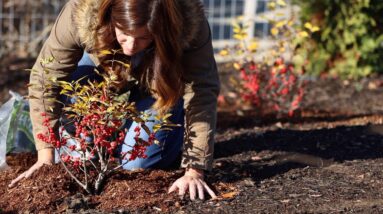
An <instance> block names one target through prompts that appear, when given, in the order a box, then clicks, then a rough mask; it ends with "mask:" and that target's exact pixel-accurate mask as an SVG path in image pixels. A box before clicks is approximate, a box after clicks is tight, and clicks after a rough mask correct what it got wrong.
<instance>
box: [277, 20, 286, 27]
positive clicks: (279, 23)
mask: <svg viewBox="0 0 383 214" xmlns="http://www.w3.org/2000/svg"><path fill="white" fill-rule="evenodd" d="M284 25H286V20H282V21H279V22H277V23H276V24H275V27H276V28H280V27H282V26H284Z"/></svg>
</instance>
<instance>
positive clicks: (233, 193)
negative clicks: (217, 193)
mask: <svg viewBox="0 0 383 214" xmlns="http://www.w3.org/2000/svg"><path fill="white" fill-rule="evenodd" d="M237 194H238V192H237V191H234V192H229V193H225V194H223V195H221V196H222V198H225V199H228V198H233V197H235V196H236V195H237Z"/></svg>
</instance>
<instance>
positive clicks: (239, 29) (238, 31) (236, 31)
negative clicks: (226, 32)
mask: <svg viewBox="0 0 383 214" xmlns="http://www.w3.org/2000/svg"><path fill="white" fill-rule="evenodd" d="M241 31H242V29H241V28H240V27H234V28H233V32H234V33H240V32H241Z"/></svg>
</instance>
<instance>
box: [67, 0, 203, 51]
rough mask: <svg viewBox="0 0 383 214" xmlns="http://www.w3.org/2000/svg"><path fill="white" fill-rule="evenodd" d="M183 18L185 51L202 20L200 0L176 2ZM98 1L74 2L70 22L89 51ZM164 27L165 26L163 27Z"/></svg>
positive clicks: (94, 32)
mask: <svg viewBox="0 0 383 214" xmlns="http://www.w3.org/2000/svg"><path fill="white" fill-rule="evenodd" d="M177 1H178V3H179V6H180V9H181V13H182V14H183V17H184V22H183V26H180V27H182V28H183V29H182V32H183V35H182V46H183V48H184V49H187V48H189V47H190V46H191V44H192V42H193V40H194V39H196V37H197V34H198V31H199V27H200V25H201V22H202V20H203V19H204V18H203V17H204V15H205V13H204V9H203V4H202V2H201V1H200V0H177ZM100 3H101V1H100V0H75V7H74V8H75V9H74V11H73V13H72V21H73V23H74V25H75V27H76V29H77V33H78V36H79V38H80V41H81V43H82V44H83V45H84V47H85V48H86V49H87V50H89V49H92V48H93V47H94V45H95V38H96V37H95V35H96V27H97V24H98V18H97V12H98V10H99V6H100ZM164 27H165V26H164Z"/></svg>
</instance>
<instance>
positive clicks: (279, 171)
mask: <svg viewBox="0 0 383 214" xmlns="http://www.w3.org/2000/svg"><path fill="white" fill-rule="evenodd" d="M1 75H2V76H3V74H1ZM382 79H383V78H382V77H379V76H376V77H371V78H368V79H364V80H362V81H358V82H344V81H340V80H336V79H316V80H314V81H313V82H311V83H310V84H309V86H308V88H307V93H306V97H305V100H304V102H303V104H302V108H301V109H300V110H299V111H298V112H297V113H296V114H295V115H294V116H293V117H286V116H285V115H273V114H269V115H259V114H257V113H255V112H254V111H251V110H249V111H244V112H241V113H240V115H241V116H239V115H238V111H236V110H237V109H236V108H235V107H231V108H224V109H220V111H219V113H218V125H217V134H216V145H215V163H214V169H213V170H212V171H211V172H209V173H208V174H207V177H206V180H207V182H208V183H209V184H210V185H211V186H212V187H213V188H214V190H215V191H216V193H217V195H219V199H218V200H205V201H200V200H197V201H194V202H190V201H189V200H188V198H187V197H186V198H183V199H181V198H179V197H178V196H177V194H167V189H168V188H169V186H170V185H171V184H172V182H174V181H175V180H176V179H177V178H178V177H180V176H181V175H182V170H170V171H162V170H146V171H136V172H127V171H119V172H117V173H115V174H114V175H112V176H111V177H110V178H109V181H108V183H107V184H106V186H105V189H104V191H103V193H102V194H100V195H97V196H90V195H87V194H85V193H84V192H83V191H82V190H81V189H79V188H78V187H77V185H76V184H75V183H74V182H73V181H71V179H70V178H69V177H68V176H67V175H66V174H65V173H64V171H63V169H62V168H61V167H60V165H55V166H45V167H44V168H43V169H41V170H40V171H39V172H38V173H36V174H34V175H33V176H32V179H27V180H23V181H21V182H20V183H19V184H18V186H16V187H15V188H12V189H10V188H8V187H7V185H8V184H9V182H10V181H11V179H13V178H15V177H16V176H17V175H18V174H20V173H21V172H23V171H24V170H25V169H27V168H28V167H29V166H30V165H32V164H33V163H34V161H35V160H36V155H35V154H11V155H9V156H8V157H7V158H8V163H9V164H10V165H11V168H10V169H9V170H7V171H5V172H1V173H0V212H2V213H39V212H43V213H160V212H168V213H383V195H382V194H383V193H382V190H383V181H382V179H383V172H382V168H383V137H382V134H383V126H382V124H383V114H382V106H383V99H381V94H382V93H383V88H382ZM15 81H16V80H15ZM22 81H25V80H22ZM15 84H16V83H14V81H12V84H11V85H12V86H13V85H15ZM11 85H9V84H8V85H6V86H7V87H6V88H1V91H2V92H1V93H4V90H7V89H8V88H9V87H10V86H11ZM2 87H3V86H2ZM3 102H4V99H3Z"/></svg>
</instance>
